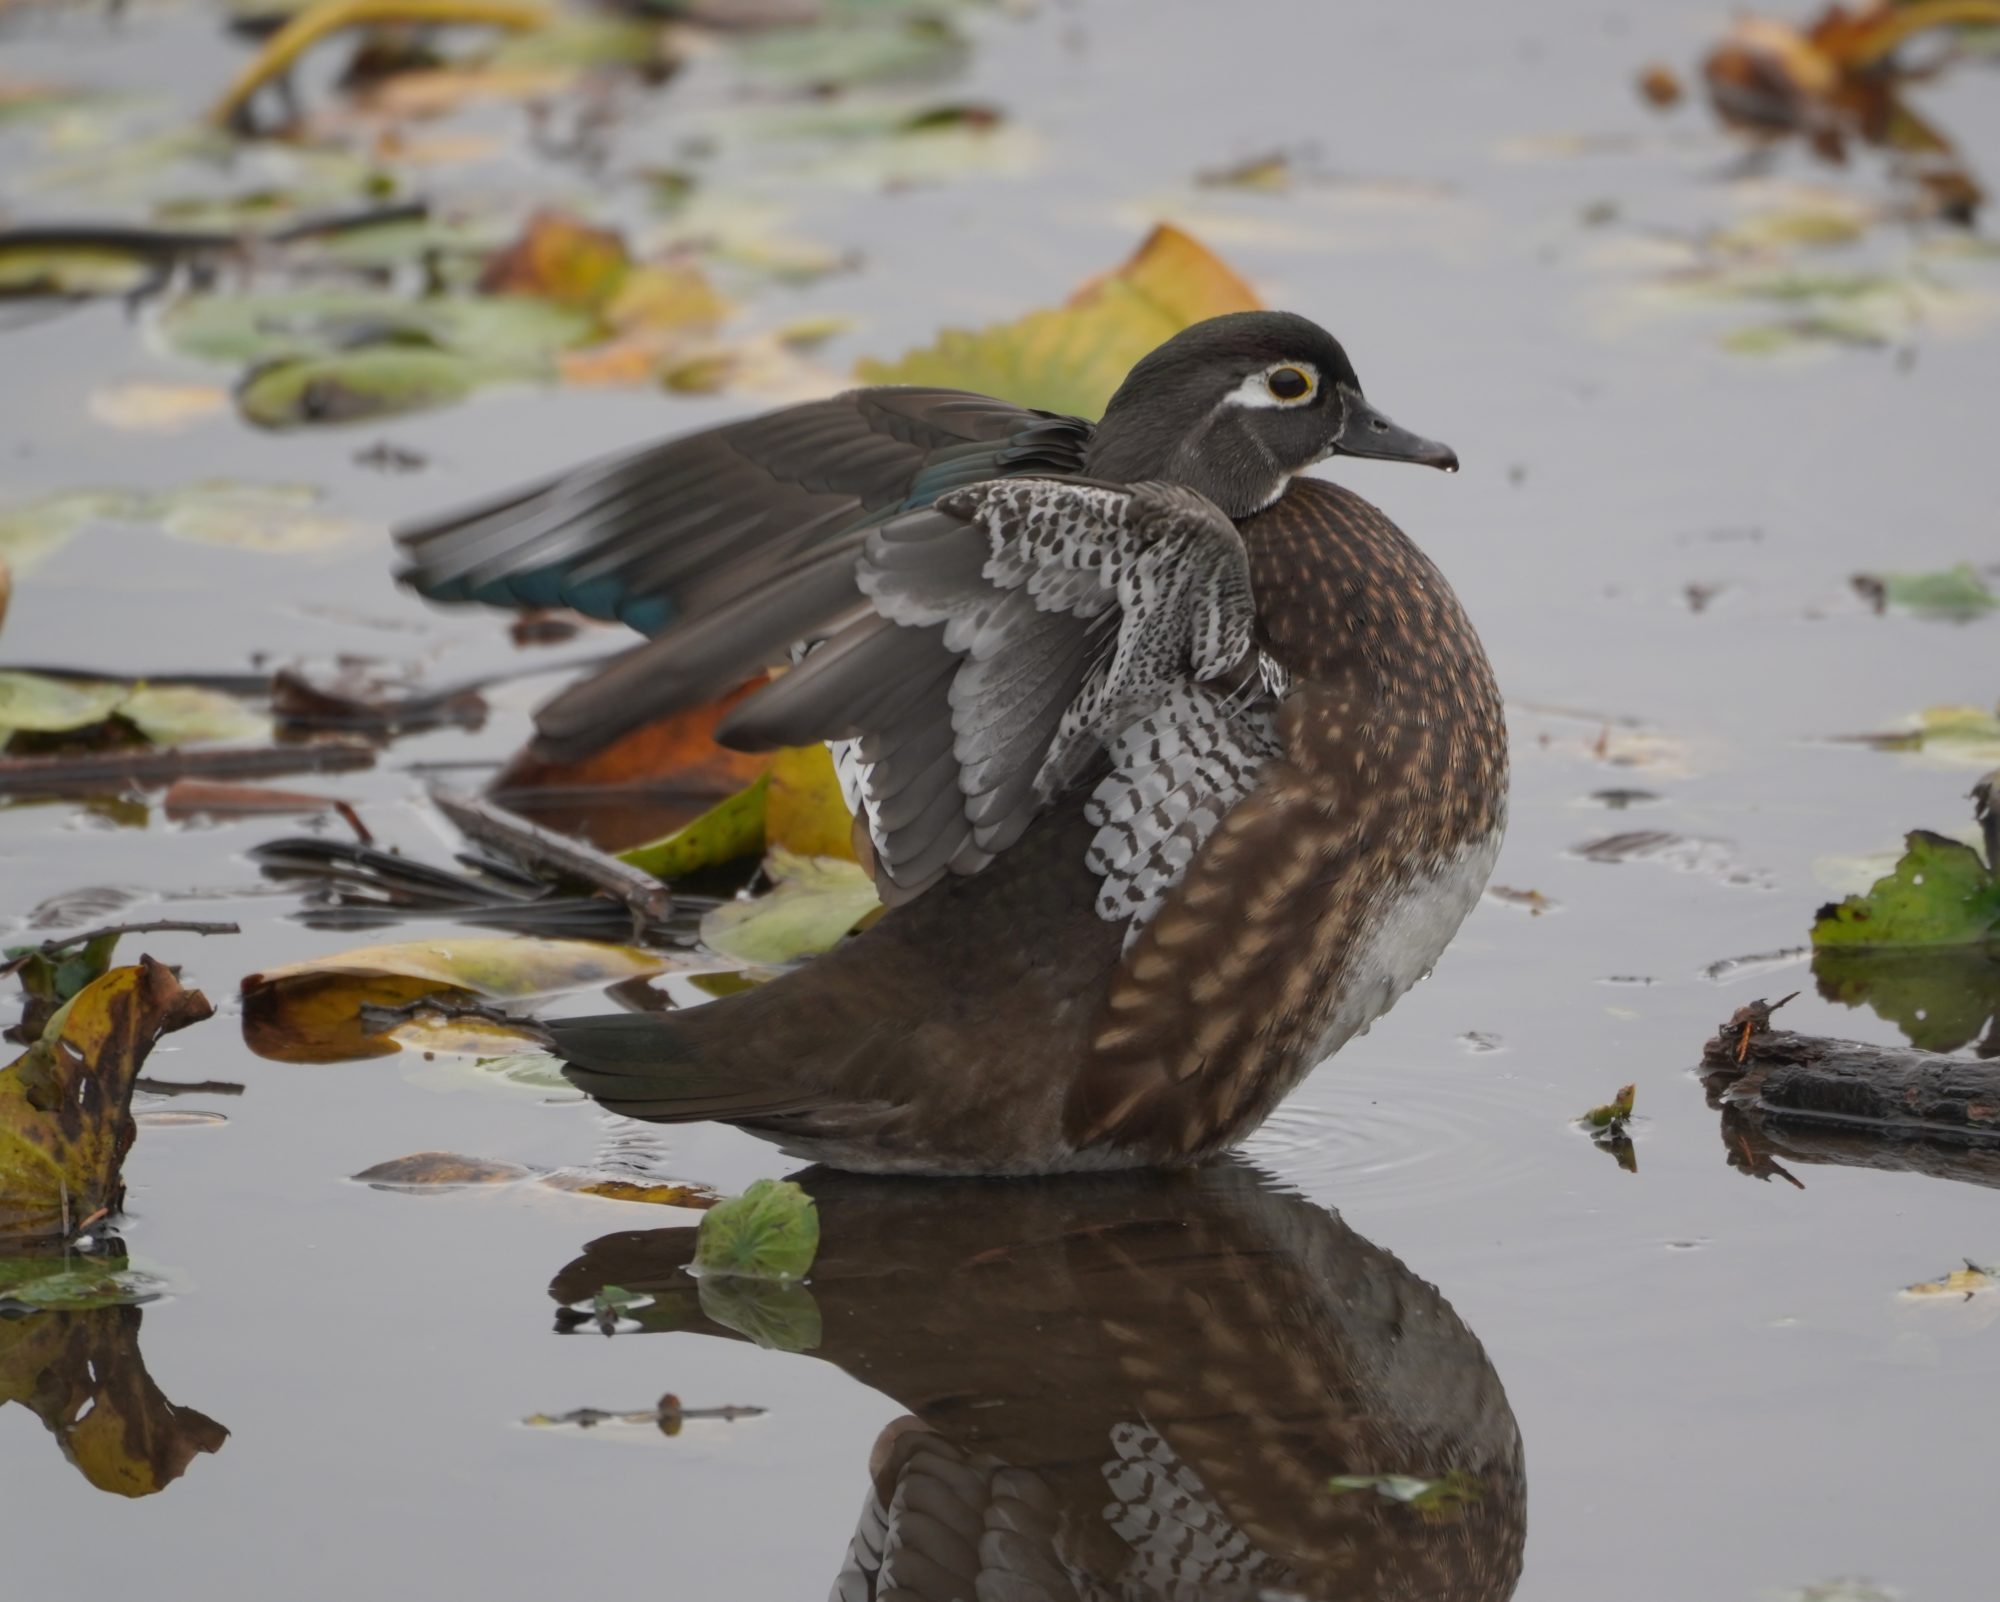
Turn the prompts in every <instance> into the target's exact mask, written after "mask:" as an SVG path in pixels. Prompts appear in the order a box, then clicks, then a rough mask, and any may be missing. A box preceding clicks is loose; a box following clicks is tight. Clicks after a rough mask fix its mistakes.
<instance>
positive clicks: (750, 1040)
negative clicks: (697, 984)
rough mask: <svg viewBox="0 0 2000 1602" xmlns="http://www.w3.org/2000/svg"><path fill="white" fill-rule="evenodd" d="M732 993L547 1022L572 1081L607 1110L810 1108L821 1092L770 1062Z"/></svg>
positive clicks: (724, 1114)
mask: <svg viewBox="0 0 2000 1602" xmlns="http://www.w3.org/2000/svg"><path fill="white" fill-rule="evenodd" d="M739 999H740V1000H749V999H751V997H742V998H728V999H725V1000H721V1001H712V1002H709V1003H707V1004H706V1005H704V1006H700V1007H692V1008H689V1009H688V1010H687V1011H685V1012H671V1013H657V1012H646V1013H630V1012H621V1013H604V1014H600V1015H597V1016H594V1017H589V1018H558V1019H552V1020H549V1021H548V1022H546V1023H545V1024H544V1025H543V1027H544V1028H545V1029H546V1030H547V1031H548V1035H549V1041H550V1050H551V1051H553V1052H554V1054H555V1055H556V1056H558V1057H560V1058H562V1059H563V1064H564V1066H563V1073H564V1074H565V1076H566V1077H567V1078H568V1079H569V1081H570V1083H571V1084H573V1085H575V1086H576V1087H577V1089H579V1090H581V1091H583V1092H584V1093H585V1094H586V1095H588V1096H591V1097H593V1098H594V1099H596V1100H597V1101H598V1102H600V1103H602V1104H603V1106H604V1107H605V1108H606V1109H607V1110H608V1111H611V1112H615V1113H621V1114H623V1115H624V1116H625V1117H627V1118H643V1119H646V1120H648V1121H650V1122H653V1123H673V1124H678V1123H692V1122H697V1121H702V1120H713V1121H715V1122H717V1123H725V1124H733V1123H745V1122H754V1121H756V1120H758V1119H762V1118H773V1117H781V1116H783V1115H784V1114H787V1113H798V1112H807V1111H810V1110H811V1109H813V1108H814V1107H816V1106H818V1105H820V1104H821V1099H822V1098H820V1097H818V1096H816V1095H815V1094H814V1093H813V1092H811V1091H810V1090H808V1089H806V1088H804V1087H802V1086H800V1085H799V1084H797V1083H796V1082H787V1080H786V1077H785V1076H784V1075H783V1074H782V1073H781V1072H779V1071H778V1070H776V1069H774V1068H773V1066H772V1064H771V1063H770V1061H769V1059H768V1057H767V1056H766V1054H765V1053H764V1052H762V1051H760V1050H758V1049H757V1047H756V1046H755V1044H754V1042H755V1040H756V1038H757V1031H755V1030H754V1029H746V1028H745V1024H746V1022H747V1020H745V1019H742V1018H740V1017H738V1016H737V1012H738V1009H737V1007H736V1006H735V1005H734V1004H733V1003H734V1002H735V1001H736V1000H739Z"/></svg>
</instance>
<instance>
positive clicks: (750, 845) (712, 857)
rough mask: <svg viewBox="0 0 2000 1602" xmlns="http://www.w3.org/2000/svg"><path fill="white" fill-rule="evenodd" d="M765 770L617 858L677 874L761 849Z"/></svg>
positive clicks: (658, 874) (645, 869)
mask: <svg viewBox="0 0 2000 1602" xmlns="http://www.w3.org/2000/svg"><path fill="white" fill-rule="evenodd" d="M770 784H771V776H770V774H769V773H762V774H759V775H758V776H757V778H756V780H755V781H754V782H752V783H751V784H750V785H749V786H748V787H747V788H745V789H742V790H739V791H737V792H736V794H734V795H732V796H729V797H727V798H726V799H724V800H721V801H718V802H716V804H715V805H714V806H712V807H710V808H709V809H708V810H707V811H706V812H704V813H702V815H701V816H700V817H698V818H696V819H695V820H694V821H693V822H692V823H689V824H687V825H685V826H684V827H682V828H679V829H676V830H675V831H674V832H673V833H672V834H670V835H667V836H666V837H665V838H664V839H659V840H653V841H650V842H648V843H647V844H645V845H639V846H634V847H632V849H631V850H629V851H621V852H619V853H618V858H619V860H620V861H621V862H629V863H630V864H631V865H632V866H633V867H635V868H637V869H639V870H640V871H641V872H642V873H650V874H652V875H653V876H654V877H655V878H658V879H679V878H682V877H684V876H686V875H687V874H690V873H695V872H697V871H699V870H700V869H703V868H712V867H715V866H717V865H719V864H721V863H725V862H736V861H740V860H741V859H742V858H744V857H754V856H761V855H762V854H763V851H764V809H765V798H766V794H767V792H768V791H769V789H770Z"/></svg>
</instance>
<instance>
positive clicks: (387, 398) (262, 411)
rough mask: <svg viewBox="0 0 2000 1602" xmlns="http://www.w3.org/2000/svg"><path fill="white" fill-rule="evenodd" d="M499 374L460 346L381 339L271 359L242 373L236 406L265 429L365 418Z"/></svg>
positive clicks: (448, 395) (446, 401)
mask: <svg viewBox="0 0 2000 1602" xmlns="http://www.w3.org/2000/svg"><path fill="white" fill-rule="evenodd" d="M496 376H506V375H504V374H496V373H495V372H494V371H493V370H492V369H490V368H488V367H487V366H486V365H485V364H484V363H482V362H479V361H477V360H475V359H473V358H472V357H469V356H461V355H459V354H458V353H457V352H456V351H448V350H422V349H414V348H412V349H404V348H401V347H398V346H393V345H384V346H380V347H371V348H367V349H362V350H351V351H341V352H338V353H336V354H334V355H330V356H295V357H285V358H282V359H280V360H278V361H275V362H267V363H265V364H264V365H263V366H261V367H257V368H254V369H252V370H251V372H250V373H249V374H248V375H247V376H246V377H245V378H244V380H243V385H242V387H241V388H240V389H238V390H237V392H236V405H237V409H238V410H239V411H241V412H242V414H243V416H244V419H245V420H246V421H248V422H252V423H255V424H257V425H258V427H260V428H297V427H300V426H301V425H303V424H306V423H360V422H367V421H370V420H372V419H375V418H381V417H401V416H403V415H404V414H406V413H409V412H423V411H430V410H432V409H433V408H435V407H439V406H450V405H452V404H454V403H455V402H457V401H461V400H464V399H465V397H466V396H468V395H470V394H471V393H472V392H473V391H474V390H475V389H477V388H478V387H479V386H480V385H481V384H482V383H484V382H486V381H487V380H489V379H490V378H493V377H496Z"/></svg>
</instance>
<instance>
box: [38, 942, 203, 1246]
mask: <svg viewBox="0 0 2000 1602" xmlns="http://www.w3.org/2000/svg"><path fill="white" fill-rule="evenodd" d="M214 1010H215V1009H214V1008H213V1007H211V1006H210V1005H209V1004H208V999H207V998H206V997H205V996H203V995H202V993H201V992H200V991H199V990H183V989H182V988H181V984H180V981H179V980H178V979H176V978H175V977H174V975H173V972H172V970H170V969H168V968H167V967H165V966H164V965H162V964H160V963H157V962H155V961H153V959H152V958H150V957H142V958H141V959H140V960H139V964H138V966H136V967H129V968H113V969H112V970H111V971H110V972H109V973H107V974H105V975H104V976H103V977H102V978H100V979H97V980H95V981H93V982H92V983H91V984H89V985H86V986H85V987H84V988H83V989H82V990H81V991H79V992H78V993H77V995H76V996H75V998H74V999H73V1000H71V1001H70V1002H69V1003H68V1004H67V1005H66V1006H64V1007H63V1008H62V1009H61V1010H60V1011H58V1012H57V1013H56V1015H55V1016H54V1017H53V1018H51V1019H50V1020H49V1022H48V1026H47V1028H45V1029H44V1030H43V1032H42V1038H41V1039H40V1040H38V1041H37V1042H36V1043H35V1044H34V1045H32V1046H30V1047H29V1048H28V1049H27V1050H26V1051H25V1052H23V1053H22V1054H21V1056H20V1057H18V1058H16V1059H15V1061H14V1062H13V1063H12V1064H11V1065H9V1066H8V1067H7V1068H6V1069H4V1070H0V1235H56V1236H62V1235H68V1234H70V1233H71V1232H73V1231H74V1230H75V1229H76V1228H78V1226H80V1225H81V1224H83V1223H84V1221H85V1220H87V1219H89V1218H91V1217H92V1216H93V1215H95V1214H97V1213H100V1212H104V1211H107V1210H109V1211H116V1210H117V1208H118V1207H119V1205H120V1204H121V1203H122V1202H123V1200H124V1196H125V1185H124V1181H123V1179H122V1178H121V1176H120V1168H121V1166H122V1164H123V1163H124V1160H125V1153H126V1152H127V1151H129V1150H130V1149H131V1146H132V1141H133V1139H134V1138H135V1136H136V1134H137V1130H136V1129H135V1127H134V1125H133V1123H132V1082H133V1081H134V1080H135V1079H137V1078H138V1076H139V1069H140V1066H141V1065H142V1064H143V1063H144V1062H145V1060H146V1055H147V1053H148V1052H150V1051H151V1050H152V1049H153V1043H154V1042H155V1041H156V1040H158V1039H159V1038H160V1036H161V1035H164V1034H171V1033H172V1032H173V1031H174V1030H176V1029H185V1028H186V1027H187V1026H188V1025H189V1024H192V1023H199V1022H200V1021H201V1020H202V1019H204V1018H206V1017H208V1016H209V1015H210V1014H211V1013H213V1012H214Z"/></svg>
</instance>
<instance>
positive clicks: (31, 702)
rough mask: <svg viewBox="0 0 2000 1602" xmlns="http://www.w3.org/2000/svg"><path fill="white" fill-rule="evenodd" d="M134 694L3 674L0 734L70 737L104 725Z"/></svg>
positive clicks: (89, 683)
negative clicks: (75, 733)
mask: <svg viewBox="0 0 2000 1602" xmlns="http://www.w3.org/2000/svg"><path fill="white" fill-rule="evenodd" d="M130 692H131V686H130V685H126V684H108V683H103V682H100V681H96V680H91V679H54V678H48V677H46V676H45V675H43V674H40V673H13V672H6V671H0V733H25V734H67V733H69V732H70V731H72V730H75V729H85V728H89V727H91V726H92V725H93V724H98V723H102V722H104V721H105V720H106V719H107V718H109V717H110V716H111V715H112V714H113V713H115V712H116V711H117V710H118V708H119V707H120V706H121V705H122V704H123V703H124V701H125V698H126V696H127V695H128V694H130Z"/></svg>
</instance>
